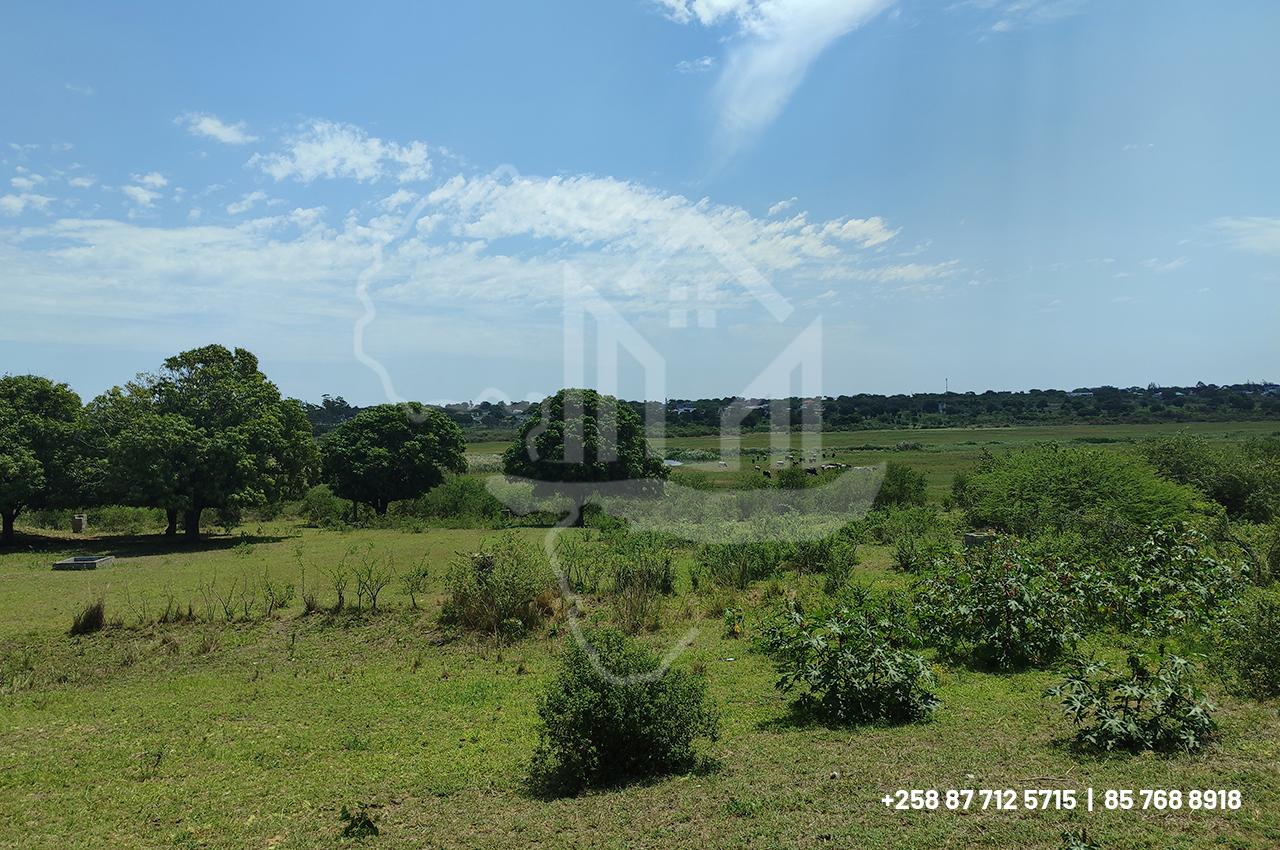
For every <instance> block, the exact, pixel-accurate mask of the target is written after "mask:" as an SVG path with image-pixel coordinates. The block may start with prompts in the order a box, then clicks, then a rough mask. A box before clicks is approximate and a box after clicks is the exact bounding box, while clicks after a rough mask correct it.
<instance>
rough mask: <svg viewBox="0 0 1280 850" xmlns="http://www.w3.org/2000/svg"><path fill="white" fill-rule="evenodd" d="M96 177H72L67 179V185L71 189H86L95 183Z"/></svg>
mask: <svg viewBox="0 0 1280 850" xmlns="http://www.w3.org/2000/svg"><path fill="white" fill-rule="evenodd" d="M97 182H98V179H97V178H96V177H72V178H71V179H70V180H68V181H67V185H68V186H70V187H72V188H73V189H88V188H89V187H90V186H92V185H93V184H94V183H97Z"/></svg>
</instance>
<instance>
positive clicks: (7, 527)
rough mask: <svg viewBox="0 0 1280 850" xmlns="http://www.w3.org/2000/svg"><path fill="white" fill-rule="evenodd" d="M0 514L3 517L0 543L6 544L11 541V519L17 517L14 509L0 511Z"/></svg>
mask: <svg viewBox="0 0 1280 850" xmlns="http://www.w3.org/2000/svg"><path fill="white" fill-rule="evenodd" d="M0 515H2V516H3V517H4V533H3V536H0V543H3V544H4V545H6V546H8V545H9V544H10V543H12V542H13V521H14V520H15V519H16V518H17V516H18V512H17V511H16V510H11V511H0Z"/></svg>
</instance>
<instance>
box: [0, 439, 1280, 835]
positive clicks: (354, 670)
mask: <svg viewBox="0 0 1280 850" xmlns="http://www.w3.org/2000/svg"><path fill="white" fill-rule="evenodd" d="M1197 430H1205V431H1207V432H1209V433H1212V434H1215V435H1217V436H1220V437H1222V438H1223V439H1228V438H1232V437H1237V436H1239V435H1241V434H1245V433H1270V432H1271V431H1273V430H1275V426H1274V424H1273V423H1266V424H1264V425H1259V426H1256V427H1255V426H1239V425H1234V426H1217V427H1216V428H1215V427H1210V426H1202V428H1198V429H1197ZM1149 432H1150V429H1146V430H1145V431H1140V430H1134V431H1129V430H1128V429H1124V428H1108V429H1096V428H1095V429H1092V430H1090V429H1083V428H1071V429H999V430H992V431H963V432H960V431H949V432H919V431H914V432H892V433H889V432H858V433H851V434H831V435H824V436H826V437H827V438H829V439H830V442H829V444H828V448H832V447H837V446H838V445H843V446H846V447H847V446H852V445H859V446H861V445H864V444H874V445H884V446H886V447H891V446H892V445H893V444H894V443H896V442H897V441H899V440H903V439H911V440H918V441H920V442H922V443H924V444H925V447H926V450H925V451H920V452H892V451H887V452H885V453H883V456H884V457H893V458H895V459H901V460H905V461H907V462H909V463H912V464H913V465H918V466H920V467H921V468H926V469H927V470H928V471H929V473H930V476H931V483H932V484H933V486H934V489H935V491H939V492H941V491H943V490H945V488H946V486H947V485H949V477H948V475H949V473H948V470H951V471H954V469H958V468H961V467H963V466H964V465H965V464H967V463H969V462H971V461H972V458H973V457H974V456H975V455H976V453H977V452H978V451H979V450H980V449H981V448H982V446H984V445H988V444H990V443H995V444H997V445H1014V444H1017V443H1019V442H1029V441H1036V440H1042V439H1060V440H1071V439H1077V438H1079V437H1086V438H1088V437H1097V436H1106V437H1108V438H1116V439H1130V438H1132V437H1134V436H1138V435H1140V434H1142V433H1149ZM837 441H839V442H837ZM676 442H677V441H672V444H676ZM679 444H680V445H687V446H690V447H698V446H701V445H702V444H701V443H699V442H698V441H697V440H687V441H685V440H681V441H679ZM709 444H714V441H710V443H709ZM1108 445H1120V444H1108ZM471 450H472V451H473V452H481V453H483V452H484V451H485V447H480V446H473V447H471ZM878 454H880V453H877V452H870V451H858V452H856V453H854V452H849V456H851V457H861V456H863V455H866V456H868V457H872V456H876V455H878ZM932 459H936V463H932V462H931V460H932ZM859 462H870V461H868V460H860V461H859ZM492 533H493V532H487V531H482V530H476V529H461V530H444V529H428V530H427V531H425V532H423V533H417V534H415V533H409V532H404V531H396V530H358V531H350V532H338V531H323V530H316V529H310V528H303V527H300V526H299V525H297V524H294V523H289V522H275V523H267V524H263V525H261V526H256V525H255V526H249V527H245V528H243V529H240V530H238V531H237V533H236V534H235V535H231V536H219V537H214V538H211V539H209V540H206V541H203V542H202V543H201V544H199V545H197V546H194V547H188V546H184V545H182V544H170V543H168V542H166V541H164V540H163V539H160V538H153V537H144V538H101V539H83V538H77V539H71V538H70V537H69V536H66V537H57V536H45V537H41V538H33V537H27V538H25V539H24V543H25V544H27V545H26V547H25V548H24V549H23V551H18V552H12V553H9V554H4V555H0V847H6V848H8V847H12V848H65V847H86V848H88V847H95V848H96V847H148V848H152V847H154V848H171V847H180V848H185V847H207V848H244V847H275V848H311V847H333V846H357V845H363V846H368V847H375V848H376V847H385V848H421V847H494V848H498V847H502V848H510V847H524V846H545V847H583V846H593V847H629V848H630V847H654V848H659V847H662V848H665V847H689V846H702V847H744V846H746V847H760V848H767V847H806V848H807V847H859V848H867V850H882V849H883V850H889V848H917V847H918V848H1028V849H1029V850H1054V848H1059V847H1060V846H1061V841H1060V838H1059V832H1060V831H1061V830H1062V829H1063V828H1064V827H1068V826H1071V827H1079V826H1085V827H1087V828H1088V830H1089V833H1090V836H1091V837H1092V838H1093V840H1095V841H1097V842H1098V843H1099V844H1100V846H1102V847H1104V848H1125V849H1126V850H1137V848H1144V850H1201V848H1207V847H1221V848H1251V849H1252V850H1273V848H1276V847H1278V846H1280V767H1278V765H1280V711H1277V706H1276V705H1275V704H1268V703H1257V702H1252V701H1249V700H1245V699H1240V698H1237V697H1234V696H1231V695H1229V694H1226V693H1224V692H1222V691H1221V689H1220V688H1218V687H1217V686H1216V685H1215V684H1214V683H1213V682H1212V680H1211V681H1210V688H1211V690H1212V691H1213V695H1214V698H1215V699H1216V700H1217V701H1218V703H1219V705H1220V710H1219V715H1218V716H1219V720H1220V723H1221V734H1220V736H1219V738H1218V740H1217V742H1216V743H1215V744H1214V745H1213V746H1211V747H1210V748H1209V749H1208V750H1207V751H1205V752H1204V753H1202V754H1199V755H1195V756H1179V757H1161V756H1129V755H1113V756H1107V757H1097V756H1084V755H1079V754H1077V753H1075V752H1073V751H1072V750H1070V749H1069V748H1068V747H1067V745H1066V739H1067V737H1068V735H1069V732H1070V729H1069V727H1068V725H1067V724H1066V721H1065V720H1063V719H1062V718H1061V716H1060V715H1059V713H1058V711H1057V709H1056V707H1055V706H1054V705H1053V703H1052V701H1051V700H1048V699H1046V698H1044V697H1043V696H1042V695H1041V694H1042V691H1043V689H1044V688H1045V687H1046V686H1047V685H1048V684H1051V683H1052V682H1054V681H1055V680H1056V679H1057V678H1058V676H1057V674H1055V673H1053V672H1027V673H1019V674H1008V675H996V674H987V673H979V672H973V671H971V670H968V669H965V668H961V667H951V666H944V665H940V664H939V665H935V666H936V668H937V672H938V675H939V679H940V688H939V696H940V697H941V699H942V703H943V704H942V707H941V708H940V709H939V711H938V712H937V715H936V717H935V719H934V720H933V721H931V722H929V723H925V724H921V725H912V726H903V727H888V728H883V727H868V728H858V729H829V728H825V727H822V726H816V725H810V724H806V723H804V722H801V721H798V720H797V719H796V718H795V717H794V715H793V714H792V713H791V712H790V710H789V707H788V702H787V699H786V698H785V697H784V696H782V695H780V694H778V693H777V692H776V691H775V690H774V687H773V680H774V674H773V671H772V668H771V667H770V665H769V663H768V661H767V660H766V659H765V658H763V657H762V656H761V655H759V654H758V653H756V652H754V651H752V649H751V646H750V643H749V641H747V640H733V639H728V638H725V637H723V636H722V634H721V632H722V629H721V625H720V617H719V611H718V608H719V607H720V606H722V605H723V604H724V601H725V600H724V599H722V598H719V597H717V598H715V599H709V598H706V597H704V596H701V595H699V594H696V593H694V592H692V590H690V589H689V588H688V587H687V585H686V584H682V586H681V588H680V592H679V593H678V594H677V596H676V597H674V598H673V599H670V600H669V601H668V602H667V603H666V609H665V611H664V627H663V630H662V631H661V632H659V633H657V634H653V635H648V636H646V638H645V639H646V640H647V641H648V642H650V643H652V644H653V645H654V646H655V648H662V647H665V645H666V644H667V643H668V642H669V641H671V640H672V639H674V637H675V636H677V635H679V634H681V633H683V632H684V630H685V629H687V628H688V627H689V626H691V625H693V626H698V627H699V628H700V632H699V634H698V637H697V638H696V640H695V641H694V643H693V645H692V647H691V649H690V650H689V651H688V652H687V653H685V654H684V655H683V656H682V657H681V658H680V659H679V661H678V664H679V665H681V666H690V667H697V668H698V669H704V670H705V672H706V675H707V677H708V680H709V684H710V691H711V694H712V697H713V698H714V700H715V702H716V704H717V705H718V706H719V707H720V709H721V711H722V713H723V723H722V733H721V737H720V740H719V741H717V742H715V743H714V744H713V745H711V747H710V750H709V754H710V755H711V756H712V757H713V758H714V760H715V762H716V765H715V767H714V769H710V770H707V771H705V772H702V773H698V774H692V775H687V776H676V777H670V778H666V779H662V780H659V781H654V782H649V783H640V784H635V785H630V786H626V787H623V788H620V789H614V790H609V791H601V792H596V793H590V794H587V795H584V796H581V797H578V798H570V799H558V800H554V801H546V800H543V799H539V798H537V797H535V796H532V795H530V794H529V793H527V792H526V790H525V788H524V786H523V783H522V779H523V776H524V763H525V761H526V760H527V759H528V758H529V756H530V754H531V752H532V748H533V737H534V730H535V707H536V700H537V696H538V693H539V692H540V690H541V689H542V688H543V687H544V686H545V683H546V682H547V681H548V679H549V677H550V676H551V674H552V672H553V669H554V665H555V663H556V656H557V653H558V651H559V649H560V647H561V646H562V641H564V640H565V639H566V638H565V635H564V634H563V628H562V627H560V628H557V627H556V626H549V627H548V628H547V629H546V630H544V631H543V632H542V633H539V634H536V635H534V636H531V637H529V638H527V639H525V640H523V641H521V642H519V643H516V644H514V645H511V646H497V645H495V644H493V643H492V642H490V641H488V640H486V639H482V638H474V637H468V636H457V635H453V634H451V633H449V632H448V631H446V630H444V629H442V628H441V626H440V625H439V623H438V613H439V609H440V603H441V600H442V598H443V578H444V573H445V569H446V567H447V564H448V561H449V559H450V557H451V556H452V555H453V553H455V552H459V551H466V550H469V549H472V548H474V547H475V546H476V545H477V544H478V543H480V541H481V540H482V539H483V538H484V537H486V536H487V535H489V534H492ZM518 533H520V534H522V535H526V536H528V537H529V538H530V539H531V540H534V541H540V540H541V539H542V535H543V534H544V531H543V530H541V529H521V530H520V531H519V532H518ZM366 548H367V550H368V551H371V552H375V553H378V554H380V555H384V556H385V555H390V556H392V557H393V558H394V559H395V563H396V565H397V566H398V567H401V568H404V567H407V566H408V565H410V564H412V563H414V562H416V561H418V560H420V559H425V560H426V562H427V563H429V564H430V565H431V569H432V587H433V590H432V592H431V593H429V594H428V595H427V597H426V598H425V599H423V598H420V599H419V602H420V604H421V606H422V608H421V610H418V611H415V610H412V609H411V608H410V605H409V600H408V597H407V596H406V595H405V594H404V593H403V592H402V591H401V589H400V588H399V587H398V586H395V585H393V586H392V587H390V588H389V589H388V590H387V591H386V593H385V594H384V595H383V597H382V599H381V600H380V607H381V608H382V609H383V610H382V611H380V612H379V613H378V614H376V615H374V614H371V613H369V612H367V611H365V612H360V613H355V612H350V613H344V614H341V615H330V614H326V613H318V614H312V615H309V616H303V615H302V613H301V605H300V603H299V602H298V601H297V600H295V601H294V602H293V603H292V604H291V605H290V606H289V608H288V609H286V610H284V611H282V612H277V613H276V614H275V615H274V616H272V617H271V618H269V619H267V620H262V619H254V620H252V621H247V622H246V621H242V620H241V618H237V619H236V621H235V622H226V621H225V618H224V617H223V615H222V611H221V608H220V606H219V604H218V603H217V601H216V596H217V593H215V592H213V591H219V590H220V591H221V592H222V593H223V594H225V593H226V592H227V589H228V588H229V587H231V586H232V584H233V583H235V584H236V585H237V586H239V585H240V583H241V582H243V581H245V580H246V579H249V580H256V579H258V578H260V577H262V576H263V575H264V574H265V575H267V576H269V577H272V578H274V579H276V580H280V579H284V580H288V581H292V582H294V583H298V582H300V580H301V573H302V569H303V567H304V566H305V568H306V570H307V580H308V582H309V583H311V584H314V585H317V586H318V589H319V594H320V600H321V602H322V603H324V604H330V603H331V602H332V600H333V596H334V594H333V591H332V589H331V588H329V587H328V584H327V582H326V581H325V579H324V576H323V575H322V574H321V568H322V567H323V566H324V565H326V564H327V563H332V562H333V561H335V560H337V559H340V558H342V557H343V555H344V554H345V553H347V552H349V551H351V550H353V549H354V550H356V551H357V552H359V551H363V550H365V549H366ZM96 550H101V551H109V552H113V553H115V554H117V555H118V556H120V557H118V560H117V561H116V562H115V563H114V564H113V565H111V566H109V567H107V568H104V569H102V570H98V571H92V572H54V571H51V570H50V569H49V565H50V564H51V563H52V562H53V561H54V560H56V559H57V558H59V557H62V556H63V555H65V554H78V553H83V552H87V551H96ZM863 551H864V559H863V564H862V566H861V567H860V568H859V577H860V578H861V579H863V580H865V581H871V582H879V583H901V582H902V581H903V578H902V577H901V576H899V575H897V574H896V573H893V572H891V571H889V569H888V561H889V557H888V553H887V552H885V551H884V550H882V549H877V548H874V547H871V548H864V550H863ZM357 556H358V555H357ZM357 556H353V557H357ZM783 584H794V585H797V586H799V588H800V589H801V590H802V591H803V590H804V588H805V579H803V578H796V577H791V578H789V579H787V580H785V581H784V582H783ZM211 588H212V589H213V591H211V590H210V589H211ZM777 590H778V588H773V589H772V590H771V589H770V588H767V587H765V586H763V585H761V586H756V587H754V588H753V589H752V591H750V592H749V593H748V594H747V595H746V596H745V597H744V598H743V599H742V600H741V602H742V604H743V605H744V607H745V608H746V610H747V612H748V615H747V625H748V633H750V631H751V630H752V628H753V627H755V626H758V624H759V623H760V621H761V618H762V617H763V616H764V614H765V613H766V612H767V611H769V610H771V609H772V608H773V607H774V606H776V605H777V600H776V599H767V598H766V596H768V595H769V594H770V593H772V592H776V591H777ZM99 596H100V597H102V598H104V599H105V603H106V615H107V619H108V620H109V621H110V620H112V619H114V618H120V619H121V620H123V624H122V625H119V626H114V627H108V628H107V629H105V630H103V631H102V632H99V633H96V634H92V635H88V636H85V637H69V636H68V634H67V629H68V627H69V625H70V623H71V619H72V616H73V613H74V612H75V611H76V610H77V609H78V608H79V606H80V605H82V604H83V603H84V602H86V601H88V600H90V599H93V598H96V597H99ZM170 598H172V599H173V600H174V601H175V603H176V604H178V605H180V606H181V607H182V609H183V611H184V612H185V610H186V607H187V605H188V604H190V605H191V607H192V609H193V613H194V614H195V615H196V616H197V619H198V621H197V622H180V623H169V624H154V625H144V626H139V625H136V623H137V622H138V621H139V620H143V621H147V620H151V619H154V618H155V616H156V614H157V613H158V612H159V611H160V610H163V609H164V607H165V606H166V603H167V601H168V600H169V599H170ZM608 613H609V612H608V610H607V608H606V607H604V606H602V605H598V606H596V607H595V608H594V610H592V612H591V616H592V617H594V618H597V619H607V618H608ZM748 636H749V635H748ZM1093 648H1094V649H1096V650H1097V651H1099V652H1102V653H1107V654H1114V653H1116V652H1117V651H1118V648H1119V645H1118V643H1117V642H1112V643H1105V642H1104V643H1098V644H1096V645H1095V646H1094V647H1093ZM1089 786H1092V787H1094V788H1096V789H1104V788H1133V789H1141V788H1180V789H1183V790H1184V791H1189V790H1191V789H1193V788H1238V789H1241V790H1242V791H1243V792H1244V800H1245V803H1244V806H1243V808H1242V809H1241V810H1240V811H1235V812H1225V813H1224V812H1191V811H1185V810H1184V811H1178V812H1155V811H1118V812H1095V813H1093V814H1091V815H1090V814H1085V813H1083V812H1045V813H1040V812H1034V813H1029V812H1023V811H1019V812H997V811H986V812H982V811H970V812H967V813H956V812H947V811H935V812H901V811H893V810H889V809H886V808H885V807H884V806H883V805H882V804H881V803H880V798H881V797H883V796H884V795H885V794H886V793H887V792H889V791H892V790H894V789H898V788H931V787H932V788H956V787H959V788H1011V789H1014V790H1016V791H1017V792H1018V794H1019V795H1020V794H1021V792H1022V791H1023V789H1028V788H1078V789H1084V788H1086V787H1089ZM361 803H364V804H369V805H371V806H373V807H375V808H374V810H375V811H376V812H377V823H378V826H379V828H380V829H381V835H379V836H377V837H375V838H369V839H365V840H364V841H362V842H356V841H354V840H348V839H342V838H340V836H339V833H340V830H341V825H342V824H341V821H340V820H339V815H338V813H339V810H340V809H341V808H342V807H343V806H344V805H345V806H351V807H354V806H356V805H357V804H361Z"/></svg>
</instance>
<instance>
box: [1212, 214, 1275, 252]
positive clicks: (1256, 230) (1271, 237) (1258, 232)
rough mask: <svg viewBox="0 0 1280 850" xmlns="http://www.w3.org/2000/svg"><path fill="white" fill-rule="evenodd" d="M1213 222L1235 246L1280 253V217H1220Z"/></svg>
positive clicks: (1244, 249) (1249, 249) (1243, 248)
mask: <svg viewBox="0 0 1280 850" xmlns="http://www.w3.org/2000/svg"><path fill="white" fill-rule="evenodd" d="M1213 224H1214V228H1215V229H1216V230H1218V231H1219V232H1220V233H1222V234H1223V235H1224V236H1225V237H1226V238H1227V242H1228V243H1229V244H1230V245H1231V246H1232V247H1234V248H1237V249H1239V250H1241V251H1249V252H1250V253H1254V254H1268V255H1271V254H1275V255H1280V218H1263V217H1259V216H1244V217H1235V218H1220V219H1218V220H1217V221H1215V222H1214V223H1213Z"/></svg>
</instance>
